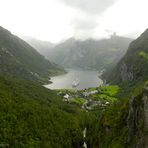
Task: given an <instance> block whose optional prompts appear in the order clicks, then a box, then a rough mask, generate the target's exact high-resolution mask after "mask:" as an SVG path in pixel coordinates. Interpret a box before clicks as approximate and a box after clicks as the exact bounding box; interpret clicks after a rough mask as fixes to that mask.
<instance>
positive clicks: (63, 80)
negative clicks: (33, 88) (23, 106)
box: [46, 69, 103, 89]
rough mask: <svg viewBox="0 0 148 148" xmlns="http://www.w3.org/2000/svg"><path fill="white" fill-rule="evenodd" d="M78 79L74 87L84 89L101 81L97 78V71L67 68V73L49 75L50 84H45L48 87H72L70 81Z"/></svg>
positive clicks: (97, 84) (99, 83)
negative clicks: (77, 83)
mask: <svg viewBox="0 0 148 148" xmlns="http://www.w3.org/2000/svg"><path fill="white" fill-rule="evenodd" d="M75 79H78V80H79V85H78V86H77V87H76V89H85V88H90V87H97V86H100V85H101V84H102V83H103V81H102V80H101V79H100V78H99V72H98V71H91V70H79V69H67V73H66V74H64V75H60V76H55V77H51V81H52V83H51V84H48V85H46V87H47V88H49V89H72V88H73V87H72V82H73V81H74V80H75Z"/></svg>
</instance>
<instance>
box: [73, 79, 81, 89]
mask: <svg viewBox="0 0 148 148" xmlns="http://www.w3.org/2000/svg"><path fill="white" fill-rule="evenodd" d="M79 83H80V82H79V79H78V78H76V79H75V80H74V81H73V82H72V87H77V86H78V85H79Z"/></svg>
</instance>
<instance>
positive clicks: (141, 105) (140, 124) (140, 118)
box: [127, 87, 148, 148]
mask: <svg viewBox="0 0 148 148" xmlns="http://www.w3.org/2000/svg"><path fill="white" fill-rule="evenodd" d="M127 127H128V138H127V143H129V144H130V145H132V147H133V148H148V133H147V131H148V88H146V87H145V88H144V90H143V92H142V93H141V94H140V95H139V96H137V97H133V98H132V99H131V100H130V103H129V115H128V119H127Z"/></svg>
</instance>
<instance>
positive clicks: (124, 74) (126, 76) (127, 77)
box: [120, 62, 134, 82]
mask: <svg viewBox="0 0 148 148" xmlns="http://www.w3.org/2000/svg"><path fill="white" fill-rule="evenodd" d="M120 74H121V79H122V81H123V82H125V81H132V80H133V78H134V75H133V72H132V71H128V67H127V65H126V63H125V62H123V64H122V65H121V70H120Z"/></svg>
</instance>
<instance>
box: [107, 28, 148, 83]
mask: <svg viewBox="0 0 148 148" xmlns="http://www.w3.org/2000/svg"><path fill="white" fill-rule="evenodd" d="M147 67H148V29H147V30H146V31H145V32H144V33H143V34H142V35H141V36H140V37H139V38H137V39H136V40H135V41H133V42H132V43H131V44H130V46H129V48H128V50H127V53H126V54H125V56H124V57H123V58H122V59H121V60H120V61H119V63H118V64H117V66H116V67H115V68H114V69H112V70H111V71H107V72H106V73H105V74H104V77H105V78H106V79H107V81H108V82H112V83H118V84H121V82H122V83H129V84H131V83H132V84H133V85H135V84H136V83H139V82H144V81H146V80H147V79H148V75H147V73H148V68H147Z"/></svg>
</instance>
